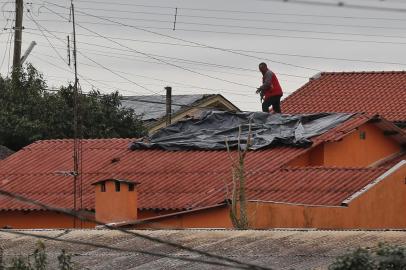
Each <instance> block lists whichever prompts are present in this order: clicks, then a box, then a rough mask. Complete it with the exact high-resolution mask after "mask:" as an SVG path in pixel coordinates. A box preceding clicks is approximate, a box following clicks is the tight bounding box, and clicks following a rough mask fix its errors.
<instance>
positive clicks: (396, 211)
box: [249, 165, 406, 229]
mask: <svg viewBox="0 0 406 270" xmlns="http://www.w3.org/2000/svg"><path fill="white" fill-rule="evenodd" d="M405 176H406V165H403V166H402V167H401V168H400V169H399V170H397V171H396V172H395V173H393V174H391V175H389V176H388V177H387V178H385V179H384V180H383V181H381V182H379V183H378V184H377V185H375V186H374V187H372V188H371V189H369V190H368V191H367V192H365V193H363V194H361V195H360V196H359V197H357V198H355V199H354V200H353V201H352V202H350V203H349V205H348V206H347V207H323V206H303V205H289V204H278V203H265V202H255V203H254V202H252V203H250V204H249V212H250V213H255V216H254V218H253V219H252V221H254V223H253V224H252V226H253V227H254V228H258V229H263V228H321V229H350V228H357V229H383V228H396V229H400V228H406V184H405Z"/></svg>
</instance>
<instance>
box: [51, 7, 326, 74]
mask: <svg viewBox="0 0 406 270" xmlns="http://www.w3.org/2000/svg"><path fill="white" fill-rule="evenodd" d="M45 2H46V3H49V4H51V5H54V6H57V7H61V6H60V5H56V4H53V3H50V2H47V1H45ZM45 8H46V9H48V10H49V11H51V12H54V11H53V10H51V9H49V8H48V7H45ZM80 13H82V14H85V15H88V16H91V17H95V18H98V19H100V20H105V21H109V22H113V23H116V24H118V25H122V26H126V27H130V28H134V29H137V30H140V31H143V32H147V33H151V34H154V35H158V36H163V37H166V38H170V39H174V40H178V41H182V42H186V43H190V44H194V45H200V46H203V47H205V48H208V49H213V50H218V51H222V52H228V53H232V54H235V55H240V56H245V57H249V58H254V59H257V60H258V59H259V60H261V61H263V60H266V61H270V62H273V63H278V64H283V65H287V66H292V67H297V68H303V69H307V70H313V71H320V70H318V69H313V68H309V67H304V66H300V65H295V64H290V63H286V62H282V61H276V60H272V59H263V58H258V57H256V56H253V55H249V54H245V53H241V52H236V51H232V50H228V49H225V48H220V47H214V46H210V45H206V44H203V43H199V42H194V41H189V40H185V39H182V38H177V37H174V36H171V35H166V34H161V33H158V32H154V31H151V30H147V29H144V28H140V27H137V26H134V25H129V24H124V23H121V22H117V21H113V20H110V19H106V18H103V17H100V16H96V15H92V14H89V13H87V12H83V11H80ZM58 16H60V15H58ZM60 17H62V16H60ZM62 18H63V17H62ZM113 42H114V43H118V42H115V41H113ZM118 44H120V43H118ZM120 45H121V44H120Z"/></svg>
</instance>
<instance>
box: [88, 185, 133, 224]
mask: <svg viewBox="0 0 406 270" xmlns="http://www.w3.org/2000/svg"><path fill="white" fill-rule="evenodd" d="M104 183H105V185H106V191H105V192H101V184H100V183H99V184H97V185H96V186H95V193H96V220H97V221H100V222H103V223H111V222H121V221H128V220H136V219H137V188H136V187H135V190H134V191H128V184H127V183H123V182H121V183H120V191H115V183H116V182H115V181H106V182H104Z"/></svg>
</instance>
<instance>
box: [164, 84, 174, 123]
mask: <svg viewBox="0 0 406 270" xmlns="http://www.w3.org/2000/svg"><path fill="white" fill-rule="evenodd" d="M165 90H166V126H169V125H170V124H171V122H172V87H170V86H167V87H165Z"/></svg>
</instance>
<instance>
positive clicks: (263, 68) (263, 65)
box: [259, 62, 268, 74]
mask: <svg viewBox="0 0 406 270" xmlns="http://www.w3.org/2000/svg"><path fill="white" fill-rule="evenodd" d="M267 70H268V67H267V65H266V64H265V63H264V62H262V63H260V64H259V71H261V73H262V74H265V73H266V71H267Z"/></svg>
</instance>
